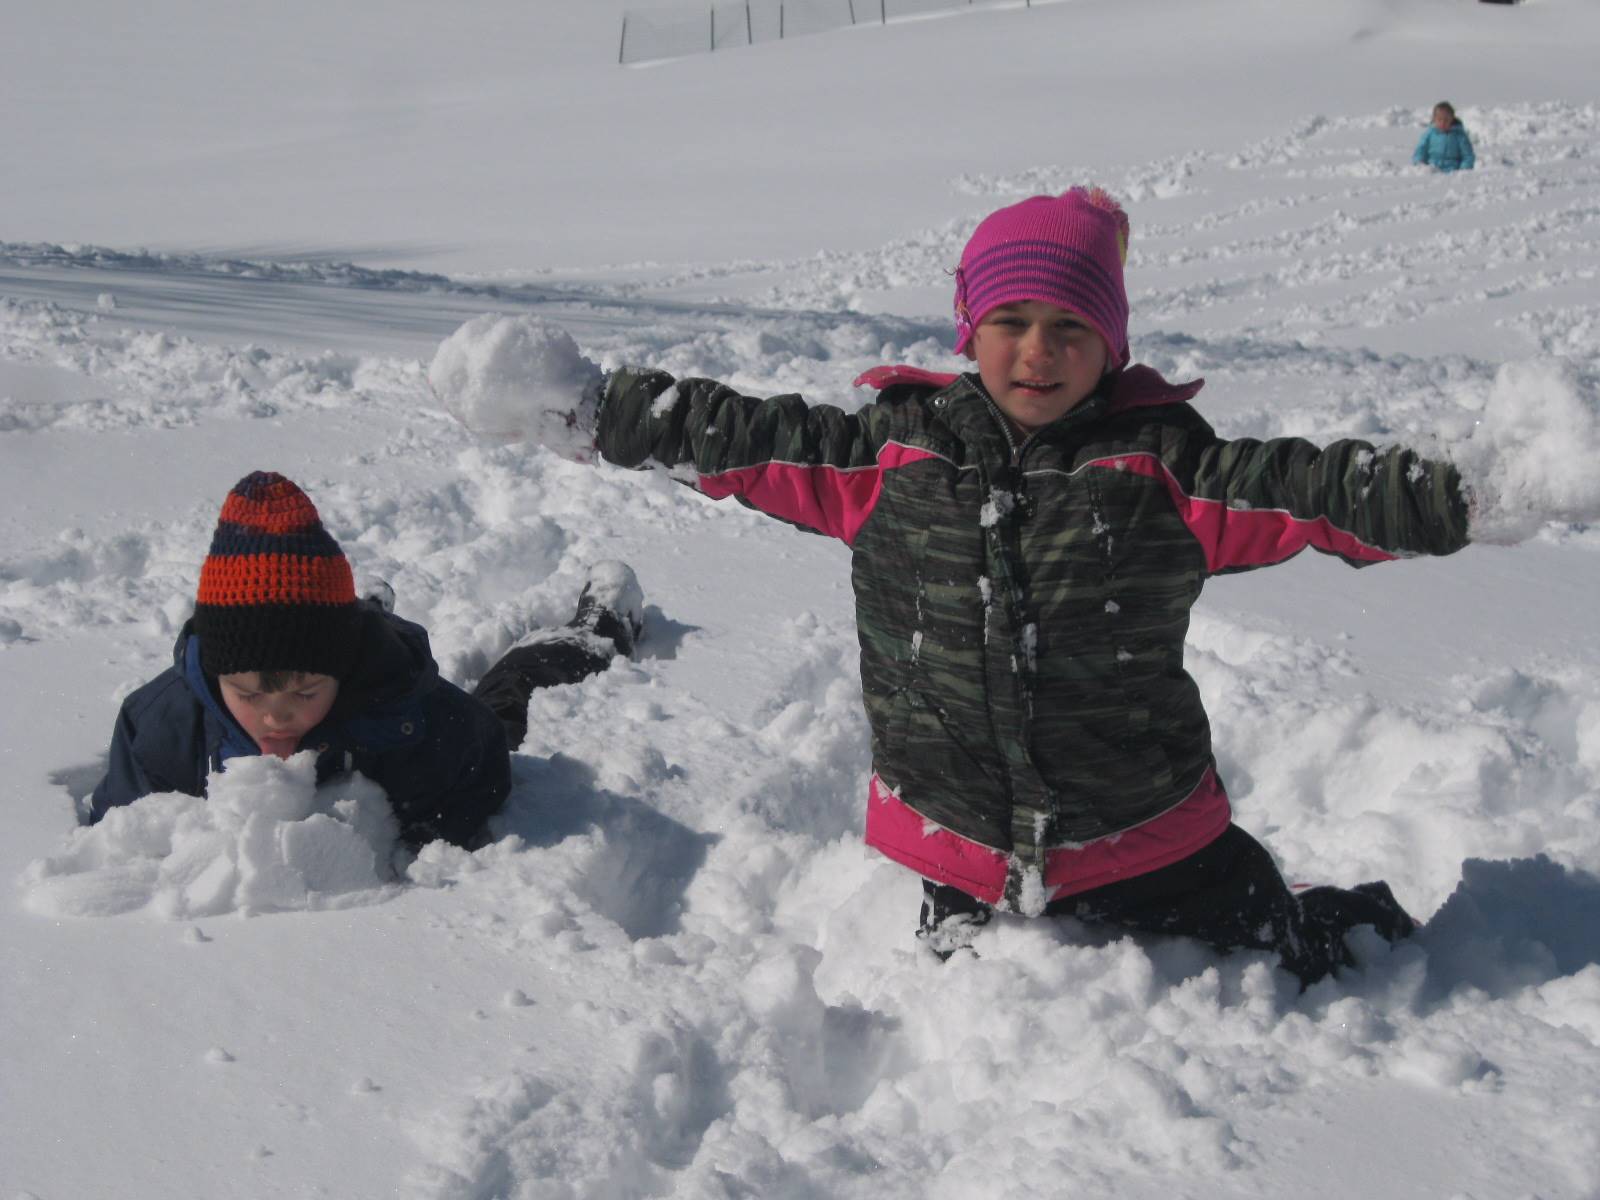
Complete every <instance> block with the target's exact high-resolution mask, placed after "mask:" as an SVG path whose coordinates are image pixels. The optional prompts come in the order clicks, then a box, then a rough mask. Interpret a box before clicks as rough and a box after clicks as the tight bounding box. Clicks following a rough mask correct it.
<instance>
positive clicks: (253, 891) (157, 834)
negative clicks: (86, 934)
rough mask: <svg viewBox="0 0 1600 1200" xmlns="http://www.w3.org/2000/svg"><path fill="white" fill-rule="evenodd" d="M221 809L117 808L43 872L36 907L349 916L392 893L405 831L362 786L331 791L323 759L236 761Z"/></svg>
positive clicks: (28, 881) (144, 804) (174, 798)
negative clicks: (320, 765) (339, 912)
mask: <svg viewBox="0 0 1600 1200" xmlns="http://www.w3.org/2000/svg"><path fill="white" fill-rule="evenodd" d="M207 787H208V789H209V792H210V796H209V799H204V798H199V797H195V796H186V795H183V794H182V793H180V792H167V793H162V794H160V795H154V796H146V797H145V798H144V799H142V800H138V801H135V802H134V803H133V804H129V805H126V806H124V807H119V808H113V809H112V810H111V811H110V812H109V813H107V814H106V816H105V819H104V820H102V821H101V822H100V823H99V824H98V825H93V826H89V827H87V828H83V829H78V830H75V831H74V832H73V834H72V836H71V838H70V839H69V841H68V845H67V848H66V849H65V850H63V851H61V852H60V853H58V854H53V855H51V856H50V857H49V858H45V859H42V860H39V861H37V862H35V863H33V864H31V865H30V866H29V868H28V870H27V872H26V873H25V875H24V885H25V887H26V889H27V897H26V899H27V905H28V907H29V908H30V909H32V910H33V911H34V912H37V913H41V914H43V915H46V916H57V917H109V916H114V915H116V914H118V913H126V912H135V911H141V910H142V911H147V912H151V913H154V914H157V915H159V916H164V917H172V918H193V917H212V916H218V915H220V914H222V913H228V912H235V911H237V912H244V913H259V912H274V911H282V910H288V909H322V908H337V907H341V906H344V905H349V904H358V903H363V902H368V901H371V900H373V899H377V898H379V897H381V896H382V895H384V894H385V893H386V892H387V890H388V889H389V888H390V887H391V886H392V885H391V881H392V880H393V878H394V867H393V861H392V860H393V856H394V853H395V847H396V838H397V836H398V826H397V825H396V823H395V819H394V814H393V813H392V812H391V811H390V809H389V802H388V800H387V799H386V798H385V796H384V794H383V789H382V788H380V787H378V785H377V784H375V783H373V782H371V781H370V780H368V779H365V778H363V777H362V776H361V775H359V774H358V775H353V776H351V777H349V778H347V779H344V780H340V781H337V782H335V783H332V784H329V785H327V786H325V787H321V788H319V787H318V786H317V783H316V755H315V754H313V753H312V752H311V751H309V750H303V751H301V752H300V753H299V754H296V755H295V756H294V757H293V758H290V759H288V760H280V759H277V758H274V757H272V756H271V755H260V756H257V757H254V758H236V759H233V760H231V761H230V762H229V763H228V765H227V767H226V769H224V770H222V771H218V772H215V773H214V774H213V775H212V776H211V778H210V781H209V782H208V784H207Z"/></svg>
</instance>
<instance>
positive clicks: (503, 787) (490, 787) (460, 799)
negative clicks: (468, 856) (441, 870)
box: [395, 694, 511, 850]
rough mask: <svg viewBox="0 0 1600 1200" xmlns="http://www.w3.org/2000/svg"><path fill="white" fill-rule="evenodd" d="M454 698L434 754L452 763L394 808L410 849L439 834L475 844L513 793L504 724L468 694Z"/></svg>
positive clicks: (449, 839) (462, 843)
mask: <svg viewBox="0 0 1600 1200" xmlns="http://www.w3.org/2000/svg"><path fill="white" fill-rule="evenodd" d="M456 701H457V702H456V703H455V704H453V705H452V706H451V710H450V712H449V713H448V715H446V716H445V717H444V718H443V728H441V729H440V731H439V736H438V737H437V738H436V739H435V740H434V752H435V754H437V755H439V756H440V757H441V758H442V759H443V760H444V761H445V762H447V763H449V764H450V765H449V766H448V768H447V770H446V772H444V773H441V778H440V779H439V781H438V785H437V787H436V788H429V789H428V790H427V791H426V792H425V793H424V794H423V795H422V796H421V797H419V798H418V799H416V800H414V801H412V802H411V803H410V804H407V805H405V806H404V807H403V808H402V807H401V806H400V805H396V808H395V817H396V818H397V819H398V820H399V822H400V838H401V840H402V841H404V842H405V843H406V845H408V846H409V847H411V849H412V850H418V849H420V848H421V847H423V846H425V845H426V844H427V843H429V842H431V841H434V840H435V839H437V838H443V839H444V840H445V841H447V842H449V843H451V844H452V845H455V846H461V847H464V848H465V849H468V850H471V849H476V848H477V847H478V846H481V845H483V844H484V843H485V842H486V841H487V840H488V833H487V826H488V823H489V818H490V817H492V816H494V815H495V814H496V813H497V812H499V811H500V809H501V807H502V806H503V805H504V804H505V802H506V797H507V796H509V795H510V794H511V754H510V752H509V751H508V750H507V748H506V735H505V730H504V728H503V727H502V726H501V724H500V722H499V720H498V719H497V718H496V717H495V715H494V714H493V713H491V712H490V711H489V710H488V709H487V708H486V707H484V706H483V705H482V704H480V703H479V702H478V701H476V700H473V699H471V698H470V697H468V696H466V695H464V694H462V695H459V696H458V697H457V698H456ZM452 750H453V751H454V753H449V751H452Z"/></svg>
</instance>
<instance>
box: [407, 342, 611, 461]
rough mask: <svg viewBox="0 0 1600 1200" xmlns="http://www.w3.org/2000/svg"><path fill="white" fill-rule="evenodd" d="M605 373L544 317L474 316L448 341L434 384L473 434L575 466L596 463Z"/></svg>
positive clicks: (436, 362) (434, 368)
mask: <svg viewBox="0 0 1600 1200" xmlns="http://www.w3.org/2000/svg"><path fill="white" fill-rule="evenodd" d="M600 384H601V374H600V368H599V366H598V365H596V364H595V363H593V362H591V361H590V360H589V359H587V358H585V357H584V355H583V352H582V351H581V350H579V349H578V344H577V342H575V341H573V340H572V335H571V334H569V333H568V332H567V331H566V330H565V329H562V328H561V327H560V326H558V325H551V324H549V323H547V322H545V321H541V320H540V319H539V318H537V317H530V316H517V317H505V316H501V315H500V314H498V313H486V314H484V315H483V316H481V317H474V318H473V319H472V320H470V321H468V322H467V323H466V324H465V325H463V326H461V328H459V329H457V330H456V331H455V332H454V333H452V334H451V335H450V336H449V337H447V338H446V339H445V340H444V341H443V342H441V343H440V345H439V349H438V351H437V352H436V353H435V354H434V356H433V362H432V364H431V365H430V366H429V367H428V386H429V387H431V388H432V389H433V394H434V395H435V396H437V397H438V399H439V402H440V403H441V404H443V405H444V407H445V408H446V409H447V410H448V411H449V413H450V415H451V416H453V417H455V418H456V420H458V421H460V422H461V423H462V424H463V425H465V426H466V427H467V428H468V429H470V430H472V431H473V432H474V433H477V434H480V435H482V436H484V437H488V438H493V439H496V440H499V441H530V442H536V443H538V444H539V445H541V446H545V447H547V448H548V449H550V450H553V451H554V452H555V453H557V454H559V455H561V456H562V457H563V458H570V459H572V460H573V461H574V462H593V461H594V459H595V452H594V424H595V416H596V413H597V410H598V406H599V398H600Z"/></svg>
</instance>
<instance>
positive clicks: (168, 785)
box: [87, 676, 200, 825]
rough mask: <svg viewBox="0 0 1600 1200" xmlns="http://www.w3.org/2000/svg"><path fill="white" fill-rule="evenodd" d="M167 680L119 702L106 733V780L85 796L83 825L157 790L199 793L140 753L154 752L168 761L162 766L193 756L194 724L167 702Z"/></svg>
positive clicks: (197, 788) (187, 713) (189, 714)
mask: <svg viewBox="0 0 1600 1200" xmlns="http://www.w3.org/2000/svg"><path fill="white" fill-rule="evenodd" d="M171 688H172V681H170V680H168V679H167V678H166V676H162V677H160V678H158V679H156V680H154V681H152V682H151V683H149V684H146V685H145V686H144V687H142V688H140V689H139V690H138V691H137V692H135V693H134V694H133V695H131V696H129V697H128V698H127V699H126V700H124V701H123V702H122V708H121V710H120V711H119V712H118V713H117V724H116V727H115V728H114V729H113V730H112V733H111V752H110V755H109V756H108V759H107V762H106V773H105V778H103V779H101V780H100V782H99V783H98V784H96V785H95V789H94V791H93V792H92V793H91V794H90V797H89V813H88V817H87V823H88V824H90V825H93V824H95V823H96V822H97V821H99V820H100V819H101V818H102V817H104V816H105V815H106V813H107V812H108V811H109V810H110V809H113V808H117V807H119V806H121V805H124V804H132V803H133V802H134V801H135V800H138V799H140V798H141V797H143V796H153V795H155V794H156V793H158V792H187V793H188V794H190V795H199V794H200V786H199V781H197V780H192V779H187V778H179V777H173V778H168V777H167V773H166V772H163V771H160V770H157V769H156V768H155V767H153V766H151V765H150V763H149V761H148V755H147V754H146V753H144V751H147V750H152V749H157V750H162V751H164V753H162V754H157V756H156V757H157V759H163V758H164V759H167V760H170V761H168V762H167V767H168V768H169V769H170V768H171V767H173V766H174V765H179V764H180V763H181V761H182V760H183V758H184V756H185V755H186V754H187V755H191V756H192V753H193V747H192V746H191V745H190V741H191V740H192V738H193V736H195V733H194V731H193V730H192V729H191V728H190V727H191V726H193V725H194V724H195V723H196V720H195V717H194V714H193V713H192V712H190V711H189V710H188V708H187V706H184V705H182V704H173V703H170V702H169V701H170V699H171V696H170V694H169V693H170V691H171Z"/></svg>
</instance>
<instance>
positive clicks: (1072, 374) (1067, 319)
mask: <svg viewBox="0 0 1600 1200" xmlns="http://www.w3.org/2000/svg"><path fill="white" fill-rule="evenodd" d="M967 357H968V358H970V359H972V360H974V361H975V362H976V363H977V364H978V376H979V378H981V379H982V380H983V386H984V387H985V388H987V389H988V391H989V396H990V397H991V398H992V399H993V400H994V402H995V404H996V405H998V406H999V408H1000V411H1001V412H1003V413H1004V414H1005V415H1006V417H1007V419H1009V420H1010V422H1011V424H1012V426H1013V427H1014V428H1015V429H1016V430H1017V432H1018V433H1020V434H1022V435H1023V436H1024V437H1027V436H1028V435H1029V434H1031V433H1033V432H1034V431H1035V430H1038V429H1042V428H1044V427H1045V426H1046V425H1049V424H1050V423H1051V422H1052V421H1057V420H1060V419H1061V418H1062V417H1064V416H1066V414H1067V413H1069V412H1071V411H1072V410H1073V409H1074V408H1076V407H1077V406H1078V405H1079V404H1081V403H1083V401H1084V400H1085V399H1086V398H1087V397H1088V395H1089V393H1090V392H1092V391H1094V389H1095V386H1096V385H1097V384H1098V383H1099V382H1100V377H1101V376H1102V375H1104V374H1105V373H1106V363H1107V360H1108V358H1109V352H1108V351H1107V350H1106V344H1105V341H1104V339H1102V338H1101V336H1100V335H1099V334H1098V333H1096V332H1095V331H1094V328H1093V327H1092V326H1091V325H1089V324H1088V322H1086V321H1085V320H1084V319H1083V318H1082V317H1080V316H1078V314H1077V313H1074V312H1070V311H1068V310H1067V309H1065V308H1057V307H1056V306H1055V305H1054V304H1047V303H1045V302H1044V301H1043V300H1023V301H1020V302H1018V303H1016V304H1002V305H1001V306H1000V307H999V308H996V309H993V310H991V311H990V312H989V313H988V314H987V315H986V316H985V317H984V318H983V320H982V321H981V322H979V324H978V327H977V329H975V330H974V331H973V334H972V340H971V341H970V342H968V343H967Z"/></svg>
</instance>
